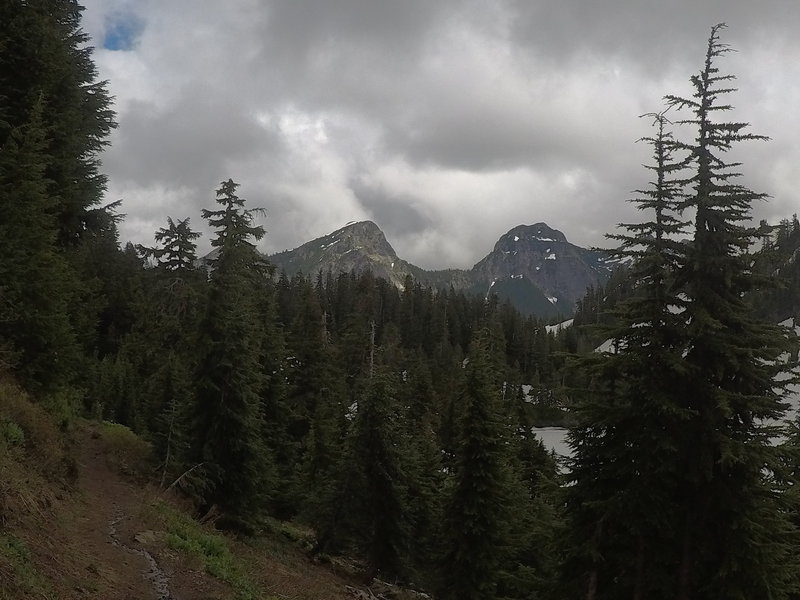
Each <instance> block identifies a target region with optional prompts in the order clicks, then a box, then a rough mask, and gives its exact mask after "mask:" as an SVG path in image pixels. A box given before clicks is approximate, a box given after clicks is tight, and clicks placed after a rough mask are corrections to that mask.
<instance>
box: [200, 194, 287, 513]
mask: <svg viewBox="0 0 800 600" xmlns="http://www.w3.org/2000/svg"><path fill="white" fill-rule="evenodd" d="M237 187H238V184H236V183H235V182H234V181H233V180H230V179H229V180H227V181H224V182H222V184H221V186H220V188H219V189H218V190H217V202H218V203H219V204H220V206H221V208H219V209H217V210H205V209H204V210H203V217H204V218H205V219H207V220H208V222H209V224H210V225H211V226H212V227H214V228H215V229H216V230H217V237H216V238H215V239H214V240H213V241H212V242H211V244H212V246H213V247H214V248H215V249H216V250H217V251H218V254H217V256H216V258H215V259H214V260H213V261H212V262H211V268H212V272H211V281H210V284H209V295H208V301H207V309H206V314H205V317H204V318H203V320H202V322H201V324H200V336H201V347H202V348H203V351H204V354H203V356H202V358H201V359H200V361H199V364H198V368H197V375H196V382H197V383H196V385H197V387H196V406H195V426H194V434H193V446H194V447H195V448H196V449H197V450H198V451H199V455H198V456H197V461H198V463H200V462H202V463H203V466H204V472H205V473H206V474H207V476H208V479H207V482H206V483H207V485H208V488H207V491H206V493H205V494H204V497H203V500H204V502H205V504H206V506H210V505H212V504H217V505H218V506H219V507H220V509H222V510H223V511H224V512H225V513H226V514H227V516H229V517H230V518H231V519H233V521H234V524H239V525H247V523H248V522H251V521H252V520H253V519H255V518H257V517H258V516H259V514H260V512H262V511H263V509H264V507H265V504H266V501H267V499H268V496H269V493H270V490H269V487H268V480H269V476H270V474H271V469H272V467H271V460H270V457H269V454H268V451H267V447H266V444H265V441H264V439H263V435H264V427H263V418H262V417H263V409H262V394H263V392H264V389H265V386H266V383H267V381H266V378H265V374H264V372H263V370H262V367H261V358H262V352H263V346H264V344H265V341H266V340H265V327H264V324H263V321H262V320H261V318H260V317H261V315H260V311H259V306H260V302H261V299H260V296H261V295H262V294H265V293H266V291H267V282H268V279H269V269H268V265H267V264H266V263H265V260H264V259H263V258H262V257H261V256H260V255H259V254H258V252H257V251H256V248H255V244H254V242H255V241H257V240H259V239H261V237H263V235H264V229H263V227H261V226H258V225H255V224H254V223H253V219H254V217H253V215H254V212H253V210H252V209H246V208H245V207H244V206H245V200H244V199H243V198H240V197H239V196H237V195H236V188H237Z"/></svg>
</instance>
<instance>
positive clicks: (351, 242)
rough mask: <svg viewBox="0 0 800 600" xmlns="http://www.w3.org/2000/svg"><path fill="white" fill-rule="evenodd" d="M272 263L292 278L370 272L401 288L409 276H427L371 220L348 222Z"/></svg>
mask: <svg viewBox="0 0 800 600" xmlns="http://www.w3.org/2000/svg"><path fill="white" fill-rule="evenodd" d="M269 260H270V262H272V263H273V264H274V265H275V266H276V268H277V269H278V270H279V271H280V270H284V271H286V273H287V274H289V275H294V274H295V273H303V274H305V275H315V274H317V273H318V272H320V271H322V272H324V273H327V272H328V271H332V272H333V273H343V272H344V273H348V272H350V271H364V270H366V269H370V270H371V271H372V273H373V274H374V275H375V276H376V277H383V278H384V279H386V280H388V281H391V282H392V283H393V284H394V285H396V286H398V287H402V285H403V281H404V280H405V278H406V276H407V275H411V276H413V277H415V278H417V279H423V278H422V277H421V276H422V275H423V274H424V271H423V270H422V269H420V268H419V267H415V266H414V265H411V264H409V263H407V262H406V261H404V260H402V259H401V258H399V257H398V256H397V253H396V252H395V251H394V248H392V246H391V244H389V242H388V241H387V240H386V236H385V235H384V234H383V231H381V229H380V227H378V226H377V225H376V224H375V223H373V222H372V221H360V222H358V223H348V224H347V225H345V226H344V227H342V228H341V229H337V230H336V231H334V232H333V233H329V234H328V235H326V236H324V237H321V238H317V239H315V240H312V241H310V242H307V243H305V244H303V245H302V246H300V247H298V248H295V249H294V250H285V251H284V252H279V253H277V254H273V255H271V256H270V257H269Z"/></svg>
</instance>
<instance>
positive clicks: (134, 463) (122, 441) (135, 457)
mask: <svg viewBox="0 0 800 600" xmlns="http://www.w3.org/2000/svg"><path fill="white" fill-rule="evenodd" d="M100 437H101V438H102V439H103V442H104V445H105V450H106V460H107V461H108V465H109V467H111V468H112V469H115V470H116V471H118V472H120V473H122V474H124V475H133V476H142V475H144V474H146V472H147V466H148V463H149V460H150V458H151V448H150V444H148V443H147V442H146V441H144V440H143V439H142V438H140V437H139V436H138V435H136V434H135V433H133V432H132V431H131V430H130V429H128V428H127V427H125V426H124V425H120V424H119V423H109V422H107V421H104V422H103V423H102V424H101V426H100Z"/></svg>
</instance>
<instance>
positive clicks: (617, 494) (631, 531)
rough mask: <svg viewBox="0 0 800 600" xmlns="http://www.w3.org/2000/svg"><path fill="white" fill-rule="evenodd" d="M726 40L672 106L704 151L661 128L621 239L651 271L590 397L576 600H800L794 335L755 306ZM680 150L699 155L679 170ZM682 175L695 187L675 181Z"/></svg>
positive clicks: (572, 490)
mask: <svg viewBox="0 0 800 600" xmlns="http://www.w3.org/2000/svg"><path fill="white" fill-rule="evenodd" d="M720 28H721V26H716V27H714V28H713V29H712V32H711V37H710V39H709V43H708V49H707V52H706V59H705V63H704V67H703V69H702V71H701V72H700V74H699V75H697V76H694V77H692V79H691V81H692V84H693V85H694V88H695V94H694V96H693V98H692V99H681V98H678V97H675V96H668V97H667V100H668V102H669V103H670V104H671V105H672V106H677V107H678V108H684V109H685V108H688V109H690V110H691V111H692V112H693V115H694V118H692V119H687V120H685V121H682V122H681V123H683V124H685V125H691V126H692V127H693V128H695V130H696V131H697V137H696V139H695V140H694V142H678V143H673V142H672V141H671V138H670V137H669V136H668V135H666V134H665V133H664V130H663V129H661V130H660V133H659V135H658V136H656V137H655V138H653V139H651V140H650V141H651V143H652V144H653V146H654V149H655V153H654V156H655V159H656V164H655V165H654V166H653V169H654V170H655V173H656V174H657V180H656V182H654V185H653V186H652V188H651V189H650V190H648V191H646V192H645V194H644V195H643V198H642V199H640V200H637V202H638V203H639V205H640V207H641V208H645V209H647V210H648V211H650V212H651V213H652V214H653V215H654V218H653V219H651V220H650V221H647V222H645V223H643V224H641V225H635V226H630V225H629V226H626V229H627V233H625V234H620V235H617V236H613V237H615V239H617V240H619V241H621V242H622V246H621V250H620V251H621V253H622V254H623V255H626V256H633V257H635V258H636V262H635V263H634V266H633V268H632V271H631V273H632V274H633V276H634V278H633V281H634V287H633V292H634V293H633V297H632V299H631V300H628V301H626V302H624V303H623V304H622V305H620V308H621V310H619V311H616V312H615V313H613V315H614V317H615V318H616V319H617V322H618V323H619V325H618V326H612V327H611V328H610V329H607V330H606V332H607V335H609V336H610V337H612V338H614V341H615V344H614V351H613V352H611V353H607V354H605V355H600V356H594V357H592V358H590V359H589V360H588V363H589V373H590V375H591V376H592V378H593V381H594V382H593V384H592V385H591V386H590V390H589V391H590V393H591V396H589V397H588V398H587V399H586V400H585V401H584V402H583V403H582V404H581V406H580V411H579V415H580V419H581V420H580V424H579V426H578V427H577V428H575V430H574V431H573V432H572V434H571V440H572V445H573V448H574V449H575V458H574V460H573V462H572V465H571V466H572V470H571V473H570V478H571V480H572V482H573V485H572V486H570V487H569V488H568V491H567V493H568V507H569V508H570V511H569V512H570V517H571V525H570V529H571V532H572V536H571V538H570V540H569V543H570V545H571V546H572V555H571V558H570V560H569V561H568V562H567V566H566V570H565V573H566V578H567V579H568V580H573V581H577V586H575V587H577V590H576V589H575V588H574V587H566V588H565V590H564V593H565V595H567V597H574V596H575V595H577V594H578V593H580V594H581V595H582V596H584V597H586V598H587V599H600V598H620V597H631V598H678V599H679V600H686V599H688V598H699V597H703V598H757V597H758V598H766V597H769V598H786V597H788V595H789V594H790V593H791V590H792V588H793V586H794V585H795V582H794V581H793V580H794V570H795V565H794V559H793V556H792V552H791V545H790V543H791V541H792V539H793V536H794V530H793V527H792V526H791V524H790V523H789V522H788V519H787V518H786V513H785V511H784V510H783V509H782V506H781V502H780V497H779V486H778V485H777V483H776V472H777V469H778V468H779V466H780V463H779V460H778V459H779V458H780V457H779V449H778V448H776V447H775V446H773V445H772V444H771V442H770V439H771V438H772V437H774V436H775V435H776V433H777V429H776V427H774V426H770V425H768V423H769V422H775V420H778V419H780V418H781V416H782V414H783V408H784V405H783V403H782V402H781V393H782V391H783V390H784V388H785V382H781V381H780V380H779V377H778V376H779V373H780V371H781V370H782V369H783V368H785V367H784V366H783V365H782V364H780V361H779V360H778V359H779V355H780V352H781V351H782V350H783V349H785V348H786V338H785V336H784V335H783V334H782V333H781V331H780V330H779V329H778V328H776V327H773V326H770V325H767V324H764V323H762V322H759V321H758V320H757V319H756V318H755V317H754V316H753V314H752V312H751V311H750V309H749V308H748V307H747V306H746V304H745V302H744V300H743V295H744V293H745V292H747V291H749V290H751V289H753V288H754V287H756V286H757V285H758V284H759V280H758V278H757V277H756V276H755V275H754V274H753V273H752V272H751V270H750V268H749V263H750V260H751V259H750V257H749V256H748V254H747V251H748V248H749V246H750V243H751V241H752V238H753V231H754V230H752V229H750V228H748V227H746V226H745V225H744V222H745V221H746V220H747V219H748V218H749V210H750V205H751V203H752V202H753V201H754V200H757V199H760V198H762V197H763V195H762V194H757V193H754V192H752V191H750V190H748V189H746V188H744V187H743V186H741V185H739V184H736V183H735V182H734V180H735V177H736V176H737V173H736V171H735V169H736V168H737V167H738V163H726V162H725V160H724V153H725V152H726V151H728V150H729V149H731V147H732V146H733V144H735V143H737V142H739V141H746V140H750V139H760V138H759V137H758V136H753V135H751V134H747V133H744V131H743V130H744V128H745V124H742V123H728V122H717V121H715V120H714V118H715V116H716V115H717V114H718V112H719V111H725V110H727V109H729V108H730V106H729V105H727V104H722V103H720V98H721V97H724V96H725V95H726V94H728V93H730V92H732V91H733V90H732V89H731V88H728V87H726V85H727V83H726V82H728V81H729V80H730V79H732V76H724V75H719V74H718V70H717V68H716V66H715V62H716V60H717V59H718V58H719V57H721V56H722V55H724V54H725V53H726V52H728V51H729V49H728V47H727V46H725V45H724V44H721V43H720V42H719V31H720ZM657 124H658V125H660V126H661V125H663V124H664V120H663V118H660V119H657ZM675 150H677V151H684V152H686V153H687V158H686V159H685V160H682V161H675V160H674V159H673V158H672V156H671V153H672V151H675ZM679 168H685V169H689V170H690V171H691V175H690V176H689V177H688V178H685V179H682V180H679V181H676V180H675V177H674V175H673V174H674V173H675V172H676V171H677V170H678V169H679ZM679 184H680V186H681V187H684V186H685V187H688V190H686V191H685V192H683V190H681V193H685V196H684V197H683V198H681V197H680V195H679V193H678V191H679V188H678V185H679ZM676 200H678V201H679V202H678V204H677V208H678V209H682V210H691V211H692V212H694V216H695V222H694V230H693V239H692V240H691V243H689V244H683V245H680V244H675V243H674V236H675V235H676V234H678V233H680V231H681V224H680V222H679V221H677V220H676V219H675V218H674V217H673V216H671V214H672V212H673V211H674V208H675V202H676ZM578 590H579V592H578Z"/></svg>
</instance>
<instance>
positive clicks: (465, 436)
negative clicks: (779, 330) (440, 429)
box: [442, 330, 510, 600]
mask: <svg viewBox="0 0 800 600" xmlns="http://www.w3.org/2000/svg"><path fill="white" fill-rule="evenodd" d="M489 338H490V335H489V333H488V331H486V330H484V331H482V332H481V333H480V334H479V335H478V336H476V339H475V340H473V346H472V349H471V351H470V353H469V362H468V364H467V366H466V381H465V384H464V387H463V389H462V391H461V394H460V396H459V400H460V403H461V405H460V406H459V413H460V419H459V423H458V425H459V427H458V440H459V442H458V449H457V454H456V468H455V474H454V478H455V480H454V484H453V485H454V487H453V490H452V495H451V496H450V498H449V499H448V501H447V503H446V515H447V516H446V520H447V521H446V532H445V538H444V547H445V548H446V556H445V559H444V564H443V570H442V582H443V586H444V587H443V590H442V595H443V597H444V598H453V599H465V598H475V599H481V600H488V599H491V598H494V597H495V594H496V588H497V582H498V579H499V571H500V569H501V565H502V564H503V559H504V556H505V548H504V545H505V544H506V543H507V536H508V533H509V531H508V525H509V520H510V514H509V491H508V488H509V473H508V471H507V469H506V459H507V456H506V441H507V432H506V430H505V425H504V423H503V421H502V420H501V418H500V416H499V412H498V403H499V401H500V399H499V393H500V390H499V388H498V387H497V384H496V378H497V376H496V374H495V373H493V372H492V363H491V361H490V358H489V356H490V348H489V343H490V342H489Z"/></svg>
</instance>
